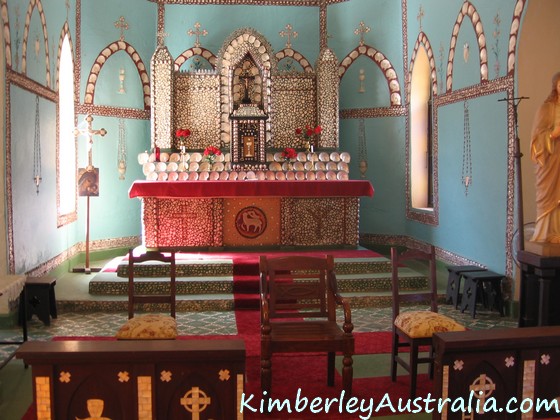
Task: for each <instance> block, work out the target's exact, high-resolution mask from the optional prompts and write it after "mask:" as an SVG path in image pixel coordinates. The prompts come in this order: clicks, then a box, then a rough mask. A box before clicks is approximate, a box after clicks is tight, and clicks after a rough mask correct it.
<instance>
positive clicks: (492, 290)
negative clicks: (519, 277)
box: [461, 271, 505, 318]
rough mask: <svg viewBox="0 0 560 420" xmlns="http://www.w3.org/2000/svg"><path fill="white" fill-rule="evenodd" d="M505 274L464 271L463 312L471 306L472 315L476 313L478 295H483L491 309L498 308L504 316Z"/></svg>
mask: <svg viewBox="0 0 560 420" xmlns="http://www.w3.org/2000/svg"><path fill="white" fill-rule="evenodd" d="M504 277H505V276H504V275H502V274H498V273H494V272H493V271H480V272H477V271H467V272H465V273H463V278H464V279H465V285H464V288H463V297H462V299H461V312H465V309H467V308H469V310H470V313H471V316H472V317H473V318H474V317H475V315H476V302H477V296H481V297H482V298H483V299H484V300H483V301H484V302H485V303H487V306H488V307H489V308H490V309H493V308H494V307H495V308H496V309H498V311H499V312H500V315H501V316H504V302H503V298H502V279H503V278H504Z"/></svg>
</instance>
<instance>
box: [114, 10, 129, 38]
mask: <svg viewBox="0 0 560 420" xmlns="http://www.w3.org/2000/svg"><path fill="white" fill-rule="evenodd" d="M115 28H117V29H120V30H121V38H120V39H121V41H124V31H125V30H126V31H128V23H127V22H126V21H125V20H124V16H121V17H120V18H119V20H117V21H116V22H115Z"/></svg>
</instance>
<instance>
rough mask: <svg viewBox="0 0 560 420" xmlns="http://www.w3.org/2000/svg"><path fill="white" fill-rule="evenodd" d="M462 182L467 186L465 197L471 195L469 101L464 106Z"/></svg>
mask: <svg viewBox="0 0 560 420" xmlns="http://www.w3.org/2000/svg"><path fill="white" fill-rule="evenodd" d="M461 180H462V183H463V185H464V186H465V195H467V194H468V193H469V186H470V185H471V184H472V156H471V124H470V121H469V104H468V102H467V101H465V104H464V133H463V172H462V178H461Z"/></svg>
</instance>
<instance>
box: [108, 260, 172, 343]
mask: <svg viewBox="0 0 560 420" xmlns="http://www.w3.org/2000/svg"><path fill="white" fill-rule="evenodd" d="M149 261H158V262H161V263H165V264H168V265H169V278H170V280H169V289H168V291H166V293H162V294H147V293H138V291H137V286H138V282H135V280H134V276H135V270H136V269H137V268H138V267H139V265H141V263H144V262H149ZM175 276H176V267H175V252H171V253H169V254H168V255H166V254H164V253H163V252H159V251H148V252H145V253H143V254H139V255H135V253H134V250H132V249H130V250H129V252H128V321H127V322H126V323H125V324H124V325H123V326H122V327H121V328H120V329H119V331H118V332H117V334H116V337H117V338H118V339H120V340H154V339H155V340H158V339H175V338H176V337H177V322H176V320H175V315H176V313H175V307H176V285H175ZM146 303H156V304H158V303H159V304H167V305H169V312H170V314H171V316H169V315H163V314H146V315H142V316H137V317H135V316H134V309H135V306H136V305H138V304H146Z"/></svg>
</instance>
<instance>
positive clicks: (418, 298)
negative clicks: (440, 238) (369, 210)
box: [391, 245, 438, 320]
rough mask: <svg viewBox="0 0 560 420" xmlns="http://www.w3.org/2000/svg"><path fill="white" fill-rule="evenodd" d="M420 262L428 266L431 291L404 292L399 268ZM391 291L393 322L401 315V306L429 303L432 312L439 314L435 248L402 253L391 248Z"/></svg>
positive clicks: (409, 250) (410, 250)
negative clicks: (411, 262) (401, 286)
mask: <svg viewBox="0 0 560 420" xmlns="http://www.w3.org/2000/svg"><path fill="white" fill-rule="evenodd" d="M414 260H416V261H418V262H422V261H423V262H424V263H427V264H428V287H429V290H420V291H406V292H403V291H402V290H401V288H400V284H399V267H403V266H404V264H405V263H406V262H407V261H414ZM391 290H392V297H393V320H394V319H395V318H396V317H397V316H398V315H399V312H400V306H401V304H403V303H404V304H406V303H411V304H412V303H425V302H429V304H430V309H431V310H432V312H437V310H438V309H437V278H436V253H435V247H434V246H433V245H431V246H430V248H429V251H423V250H419V249H408V250H405V251H403V252H401V253H399V252H398V250H397V248H395V247H392V248H391Z"/></svg>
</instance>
